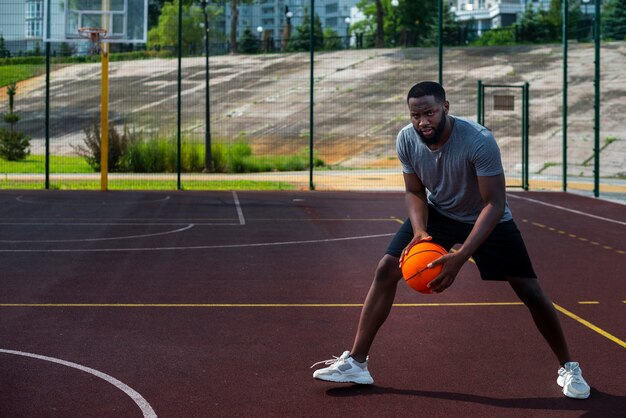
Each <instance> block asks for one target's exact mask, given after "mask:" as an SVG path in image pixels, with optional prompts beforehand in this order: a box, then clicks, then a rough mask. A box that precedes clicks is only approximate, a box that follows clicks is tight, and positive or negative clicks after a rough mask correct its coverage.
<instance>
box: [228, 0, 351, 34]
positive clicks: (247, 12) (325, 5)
mask: <svg viewBox="0 0 626 418" xmlns="http://www.w3.org/2000/svg"><path fill="white" fill-rule="evenodd" d="M357 3H358V0H317V1H316V2H315V14H316V15H318V16H319V18H320V20H321V22H322V27H323V28H324V29H326V28H331V29H332V30H334V31H335V32H336V33H337V34H338V35H339V36H342V37H343V36H347V35H348V29H349V25H350V21H351V20H350V19H351V9H353V8H354V7H355V6H356V4H357ZM238 11H239V18H238V22H237V38H238V39H239V38H241V35H242V34H243V32H244V31H245V30H246V29H250V30H251V31H252V33H255V34H257V35H258V36H259V38H260V39H268V38H269V39H273V40H274V43H275V44H277V43H278V42H280V40H281V38H282V36H283V31H284V30H285V26H286V25H287V24H288V23H289V24H290V25H291V27H292V28H295V27H297V26H299V25H301V24H302V22H303V18H304V16H305V14H306V15H308V16H309V17H310V16H311V12H310V1H309V0H258V1H257V2H255V3H253V4H241V3H240V4H239V8H238ZM224 16H225V18H226V19H225V20H226V22H230V19H231V16H232V14H231V11H230V7H229V4H228V3H227V4H226V5H225V7H224ZM225 32H226V35H227V37H228V34H230V26H229V25H228V24H227V25H226V28H225Z"/></svg>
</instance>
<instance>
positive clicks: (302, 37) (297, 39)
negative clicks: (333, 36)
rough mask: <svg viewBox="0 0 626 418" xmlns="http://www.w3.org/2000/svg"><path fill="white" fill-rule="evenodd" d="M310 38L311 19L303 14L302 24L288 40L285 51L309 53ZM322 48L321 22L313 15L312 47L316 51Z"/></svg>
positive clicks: (317, 16)
mask: <svg viewBox="0 0 626 418" xmlns="http://www.w3.org/2000/svg"><path fill="white" fill-rule="evenodd" d="M310 36H311V18H310V17H309V15H308V13H305V14H304V17H303V18H302V24H300V25H299V26H297V27H296V31H295V33H294V35H293V36H292V37H291V39H289V46H288V47H287V50H288V51H290V52H293V51H309V50H310V48H309V46H310V43H311V42H310ZM323 46H324V31H323V29H322V21H321V20H320V17H319V15H315V18H314V19H313V47H314V49H315V50H316V51H317V50H319V49H321V48H322V47H323Z"/></svg>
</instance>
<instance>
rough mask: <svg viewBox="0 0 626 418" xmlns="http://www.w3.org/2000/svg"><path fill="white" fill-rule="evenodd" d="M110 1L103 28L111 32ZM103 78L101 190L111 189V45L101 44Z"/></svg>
mask: <svg viewBox="0 0 626 418" xmlns="http://www.w3.org/2000/svg"><path fill="white" fill-rule="evenodd" d="M109 10H110V5H109V0H102V28H104V29H105V30H107V31H108V30H109V18H110V17H109ZM100 50H101V51H102V53H101V60H100V62H101V63H102V77H101V82H100V130H101V133H100V190H101V191H103V192H105V191H107V190H108V188H109V43H108V42H101V43H100Z"/></svg>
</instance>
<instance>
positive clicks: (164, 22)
mask: <svg viewBox="0 0 626 418" xmlns="http://www.w3.org/2000/svg"><path fill="white" fill-rule="evenodd" d="M178 1H179V0H173V1H172V2H166V3H165V4H164V5H163V8H162V9H161V14H160V16H159V18H158V24H157V26H156V27H153V28H152V29H150V31H149V32H148V48H149V49H160V48H164V49H170V50H172V51H178V8H179V5H178ZM201 4H202V2H199V3H198V2H192V1H191V0H183V4H182V9H183V15H182V37H183V39H182V50H183V53H184V54H193V53H197V52H198V51H201V50H202V45H203V40H204V11H203V8H202V5H201ZM207 10H208V13H209V20H211V19H215V17H217V16H218V15H219V14H220V13H221V12H220V10H219V9H218V8H217V7H215V6H208V7H207Z"/></svg>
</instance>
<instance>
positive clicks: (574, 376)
mask: <svg viewBox="0 0 626 418" xmlns="http://www.w3.org/2000/svg"><path fill="white" fill-rule="evenodd" d="M580 378H581V374H580V371H579V370H578V369H574V370H570V371H569V372H566V374H565V382H566V383H567V382H574V383H580V382H581V380H580Z"/></svg>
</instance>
